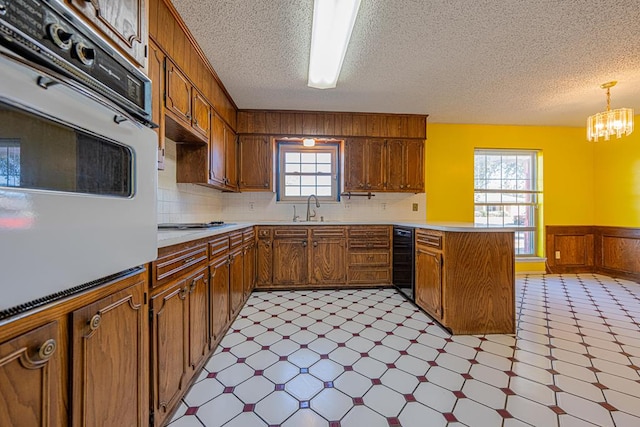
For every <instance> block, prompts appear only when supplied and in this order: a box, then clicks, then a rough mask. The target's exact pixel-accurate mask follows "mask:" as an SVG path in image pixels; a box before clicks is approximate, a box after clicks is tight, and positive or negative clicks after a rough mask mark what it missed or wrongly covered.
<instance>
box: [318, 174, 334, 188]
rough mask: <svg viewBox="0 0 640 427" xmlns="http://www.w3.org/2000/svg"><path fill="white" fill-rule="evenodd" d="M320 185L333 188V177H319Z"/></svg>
mask: <svg viewBox="0 0 640 427" xmlns="http://www.w3.org/2000/svg"><path fill="white" fill-rule="evenodd" d="M318 185H326V186H328V187H331V177H330V176H319V177H318Z"/></svg>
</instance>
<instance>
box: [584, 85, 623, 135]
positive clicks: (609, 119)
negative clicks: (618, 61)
mask: <svg viewBox="0 0 640 427" xmlns="http://www.w3.org/2000/svg"><path fill="white" fill-rule="evenodd" d="M616 83H618V82H616V81H613V82H607V83H603V84H601V85H600V87H601V88H602V89H606V90H607V110H606V111H603V112H602V113H598V114H594V115H593V116H589V118H588V119H587V140H589V141H593V142H597V141H598V139H600V137H604V140H605V141H608V140H609V136H611V135H613V134H615V135H616V137H617V138H620V137H621V136H622V135H623V134H624V135H629V134H631V132H633V108H616V109H615V110H612V109H611V92H610V90H611V88H612V87H613V86H615V85H616Z"/></svg>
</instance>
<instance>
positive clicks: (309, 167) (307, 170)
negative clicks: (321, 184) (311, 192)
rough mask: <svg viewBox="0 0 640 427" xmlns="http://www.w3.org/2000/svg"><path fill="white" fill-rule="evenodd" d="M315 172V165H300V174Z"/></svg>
mask: <svg viewBox="0 0 640 427" xmlns="http://www.w3.org/2000/svg"><path fill="white" fill-rule="evenodd" d="M315 171H316V165H315V163H310V164H306V163H303V164H302V172H303V173H315Z"/></svg>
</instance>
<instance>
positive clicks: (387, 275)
mask: <svg viewBox="0 0 640 427" xmlns="http://www.w3.org/2000/svg"><path fill="white" fill-rule="evenodd" d="M347 280H348V282H349V283H362V284H375V283H391V270H390V269H389V268H388V267H378V268H375V267H374V268H350V269H349V272H348V273H347Z"/></svg>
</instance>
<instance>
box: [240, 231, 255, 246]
mask: <svg viewBox="0 0 640 427" xmlns="http://www.w3.org/2000/svg"><path fill="white" fill-rule="evenodd" d="M255 239H256V232H255V231H254V230H253V228H250V229H245V230H244V231H243V232H242V241H243V242H244V243H245V244H247V243H251V242H253V241H254V240H255Z"/></svg>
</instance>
